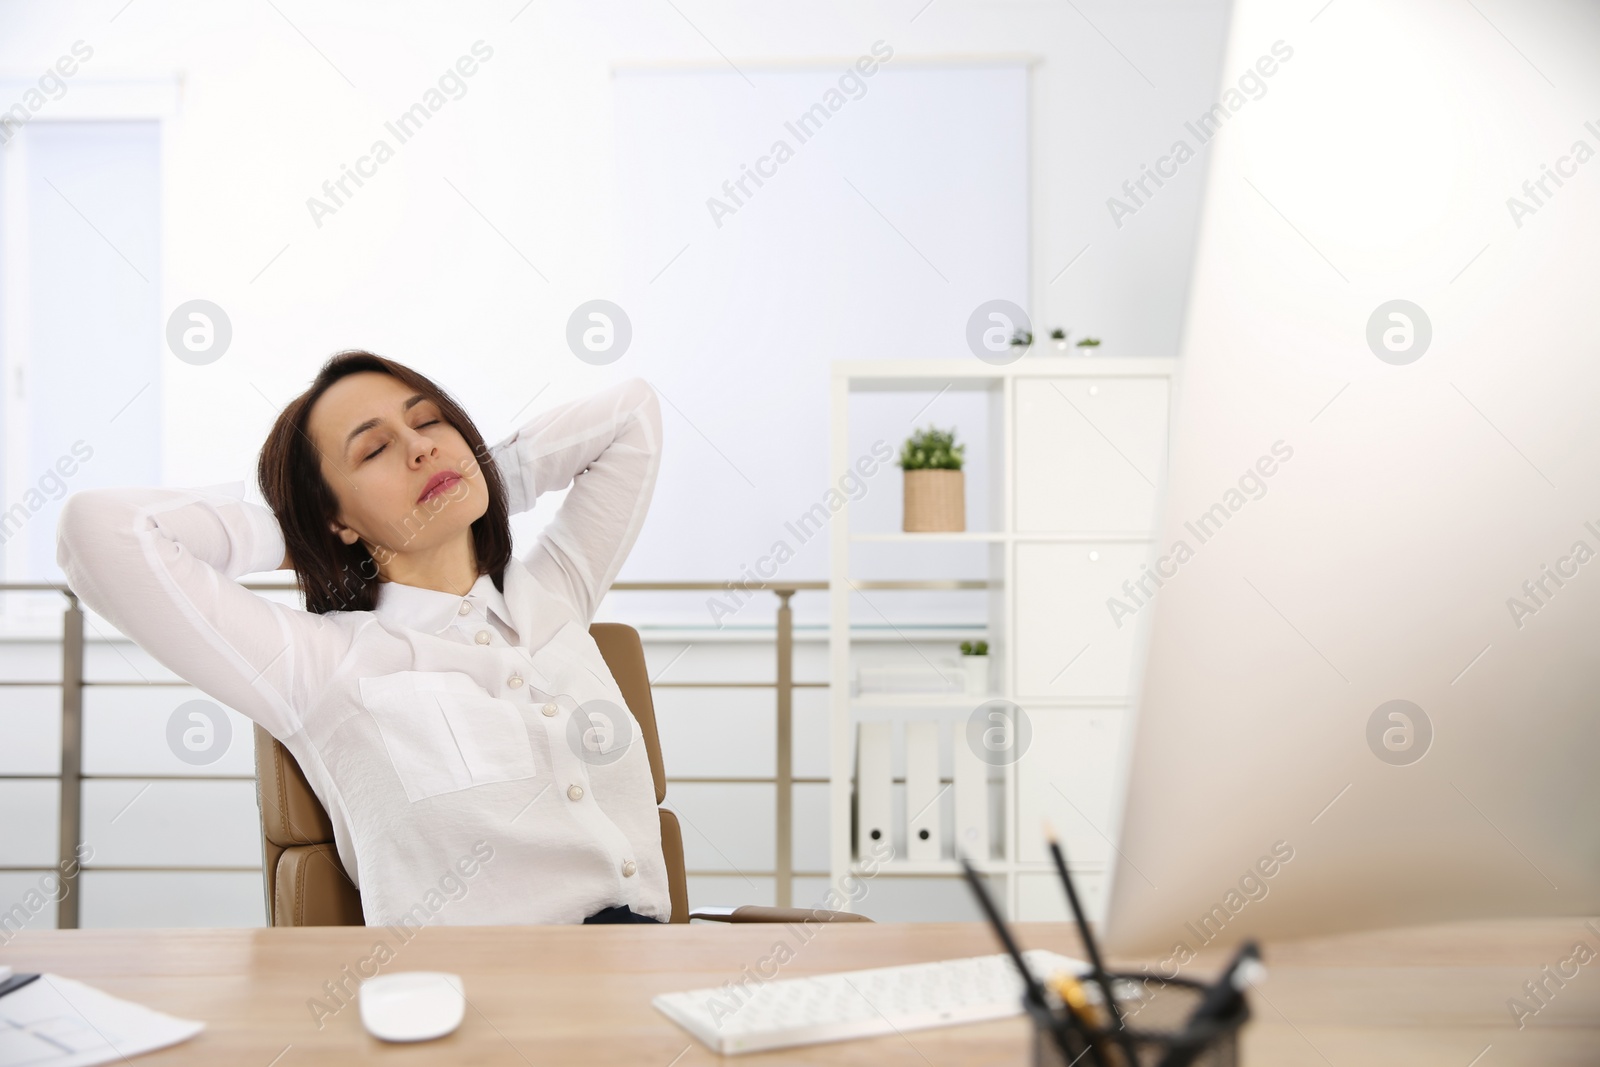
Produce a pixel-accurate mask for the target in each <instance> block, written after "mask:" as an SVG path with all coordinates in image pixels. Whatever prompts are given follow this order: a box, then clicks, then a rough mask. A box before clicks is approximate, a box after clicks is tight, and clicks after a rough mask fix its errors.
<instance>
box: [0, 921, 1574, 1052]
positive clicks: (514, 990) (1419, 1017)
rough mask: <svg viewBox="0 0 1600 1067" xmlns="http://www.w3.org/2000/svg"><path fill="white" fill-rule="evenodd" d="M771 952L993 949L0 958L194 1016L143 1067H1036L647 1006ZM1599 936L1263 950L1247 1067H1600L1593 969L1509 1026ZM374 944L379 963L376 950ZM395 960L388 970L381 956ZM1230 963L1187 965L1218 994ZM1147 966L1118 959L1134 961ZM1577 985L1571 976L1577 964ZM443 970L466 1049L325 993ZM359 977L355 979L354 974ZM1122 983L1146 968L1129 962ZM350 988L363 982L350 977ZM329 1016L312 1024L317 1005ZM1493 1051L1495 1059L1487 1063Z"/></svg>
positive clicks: (706, 927) (1217, 955)
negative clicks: (716, 1026) (817, 1040)
mask: <svg viewBox="0 0 1600 1067" xmlns="http://www.w3.org/2000/svg"><path fill="white" fill-rule="evenodd" d="M1017 931H1018V936H1019V940H1020V941H1021V943H1022V945H1023V947H1024V948H1050V949H1054V950H1055V951H1058V952H1063V953H1067V954H1069V955H1081V953H1080V950H1079V947H1078V942H1077V938H1076V936H1075V933H1074V931H1073V929H1072V927H1071V925H1070V924H1061V923H1022V924H1019V925H1018V927H1017ZM779 940H783V941H786V942H787V943H788V944H789V946H790V947H791V948H792V949H793V950H794V958H793V959H792V960H790V961H789V962H788V963H787V964H786V965H784V966H783V967H782V968H781V970H780V971H779V972H778V974H777V977H781V978H788V977H797V976H800V975H806V974H819V973H824V972H828V971H836V970H851V969H854V968H859V967H872V966H884V965H887V964H893V963H914V962H920V961H925V960H935V959H943V958H948V957H953V956H968V955H984V954H988V953H992V952H996V951H998V946H997V945H996V944H995V942H994V939H993V937H992V935H991V934H990V932H989V930H988V929H987V928H986V927H984V926H983V925H981V924H976V923H971V924H969V923H876V924H867V923H841V924H834V925H830V926H823V927H820V928H816V935H815V936H814V937H813V938H812V939H811V940H810V941H808V942H802V941H801V940H800V938H799V937H798V936H797V934H796V932H795V931H793V930H792V929H790V928H789V927H785V926H766V925H757V924H735V925H722V924H714V923H690V924H680V925H674V926H667V927H660V928H656V927H643V926H636V925H595V926H582V925H578V926H522V927H430V928H426V929H423V930H421V931H417V932H415V934H414V936H412V938H411V939H410V940H409V941H402V940H401V938H400V937H399V936H398V935H397V934H396V933H395V932H394V931H393V930H390V929H388V928H367V927H337V928H328V927H324V928H312V929H266V930H262V929H225V930H64V931H37V932H24V933H21V934H18V935H16V936H15V937H14V938H13V939H12V940H11V941H10V942H9V943H8V944H7V945H5V947H4V948H3V949H0V962H4V963H8V964H10V965H11V966H13V967H15V968H17V969H18V970H42V971H52V972H55V973H58V974H64V975H67V976H69V977H73V978H77V979H79V980H81V981H85V982H88V983H89V984H91V985H94V986H97V987H99V988H101V989H104V990H106V991H107V992H110V993H113V994H116V995H118V996H122V997H127V998H128V999H130V1000H136V1001H138V1002H140V1003H143V1004H145V1005H148V1006H150V1007H153V1008H157V1009H160V1010H162V1011H166V1012H170V1013H172V1014H174V1015H179V1016H183V1017H186V1018H192V1019H203V1020H205V1022H206V1024H207V1025H206V1029H205V1031H203V1032H202V1033H201V1034H200V1035H199V1036H197V1037H195V1038H193V1039H191V1040H189V1041H188V1042H185V1043H184V1044H182V1045H178V1046H175V1047H173V1048H171V1049H166V1050H163V1051H160V1052H156V1053H152V1054H150V1055H148V1056H145V1057H140V1058H138V1059H137V1060H135V1061H133V1062H136V1063H139V1064H145V1063H149V1064H152V1065H154V1064H169V1063H170V1064H189V1063H195V1064H199V1063H205V1064H227V1065H230V1067H269V1065H271V1067H299V1065H303V1064H342V1063H346V1062H348V1061H350V1060H352V1059H365V1058H369V1057H371V1058H379V1057H381V1058H382V1059H383V1060H384V1061H385V1062H391V1063H395V1064H420V1063H467V1062H471V1063H474V1064H520V1065H532V1064H538V1065H540V1067H543V1065H546V1064H568V1063H582V1064H586V1065H595V1067H604V1065H610V1064H646V1065H650V1067H693V1065H695V1064H706V1063H723V1064H728V1063H740V1064H751V1065H755V1064H766V1063H780V1062H781V1063H801V1062H805V1063H840V1064H863V1065H867V1064H870V1065H871V1067H889V1065H893V1064H912V1065H916V1067H957V1065H964V1064H979V1063H984V1064H994V1063H1016V1064H1022V1063H1026V1062H1027V1053H1028V1041H1029V1033H1028V1024H1027V1022H1026V1021H1025V1020H1024V1019H1023V1018H1021V1017H1020V1016H1019V1017H1018V1018H1015V1019H1006V1020H1000V1021H996V1022H989V1023H980V1024H975V1025H968V1026H957V1027H948V1028H943V1029H934V1030H919V1031H914V1032H911V1033H907V1034H905V1035H897V1036H886V1037H880V1038H871V1039H866V1040H859V1041H849V1042H842V1043H836V1044H828V1045H813V1046H808V1047H804V1048H798V1049H790V1050H786V1051H779V1052H772V1053H761V1054H754V1055H745V1056H736V1057H722V1056H717V1055H715V1054H713V1053H711V1052H709V1051H708V1050H707V1049H706V1048H705V1047H704V1046H703V1045H701V1044H700V1043H699V1042H698V1041H696V1040H695V1039H693V1038H691V1037H690V1036H688V1034H686V1033H685V1032H684V1031H682V1030H680V1029H679V1028H678V1027H677V1026H676V1025H674V1024H673V1023H672V1022H670V1021H669V1020H668V1019H667V1018H666V1017H665V1016H663V1015H661V1014H660V1013H659V1012H657V1011H656V1010H655V1009H654V1008H653V1007H651V1005H650V998H651V997H652V996H653V995H655V994H656V993H660V992H666V991H670V990H681V989H694V988H699V987H704V986H715V985H721V984H722V983H724V982H727V981H730V980H733V979H735V978H737V977H738V976H739V973H740V970H741V968H744V967H746V966H748V967H750V968H752V970H753V969H754V968H755V967H757V965H758V964H759V961H761V960H762V958H763V957H769V956H770V955H771V954H772V952H773V946H774V944H775V943H776V942H778V941H779ZM1579 941H1584V942H1587V943H1588V945H1589V946H1590V947H1591V948H1592V949H1596V950H1600V938H1597V937H1596V936H1594V935H1593V934H1592V933H1589V932H1588V931H1586V930H1585V929H1584V927H1583V924H1582V923H1581V922H1580V921H1578V920H1575V919H1540V920H1516V921H1496V922H1481V923H1463V924H1454V925H1449V926H1436V927H1427V928H1416V929H1409V930H1401V931H1383V932H1374V933H1362V934H1352V935H1343V936H1339V937H1331V938H1322V939H1318V940H1314V941H1301V942H1294V943H1282V944H1268V945H1265V946H1263V955H1264V957H1265V959H1266V962H1267V965H1268V969H1269V976H1268V979H1267V982H1266V983H1265V984H1264V985H1263V986H1262V987H1261V989H1259V990H1258V991H1257V993H1256V995H1255V996H1254V997H1253V999H1252V1006H1253V1009H1254V1012H1255V1018H1254V1020H1253V1021H1252V1022H1251V1023H1250V1025H1249V1027H1248V1029H1247V1030H1246V1039H1245V1045H1244V1049H1245V1055H1244V1062H1245V1063H1246V1064H1248V1065H1252V1067H1260V1065H1272V1067H1290V1065H1297V1064H1316V1065H1319V1067H1325V1065H1330V1064H1336V1065H1343V1064H1361V1065H1363V1067H1382V1065H1386V1064H1413V1063H1428V1064H1445V1065H1452V1067H1469V1064H1470V1065H1476V1067H1504V1065H1507V1064H1540V1065H1541V1067H1562V1065H1567V1064H1573V1065H1576V1064H1585V1065H1593V1064H1595V1063H1597V1062H1600V959H1595V960H1593V961H1592V962H1590V963H1588V964H1587V965H1583V966H1579V967H1578V973H1577V974H1576V976H1574V977H1570V978H1568V979H1566V980H1565V985H1564V986H1561V987H1559V988H1557V986H1556V985H1555V984H1554V982H1549V983H1548V984H1547V988H1549V989H1551V990H1553V992H1552V993H1551V994H1550V995H1549V996H1548V997H1547V1003H1546V1005H1545V1006H1544V1007H1543V1008H1541V1010H1540V1011H1539V1013H1538V1014H1537V1016H1535V1017H1533V1018H1531V1019H1529V1020H1527V1021H1526V1022H1527V1025H1526V1026H1525V1028H1523V1029H1521V1030H1520V1031H1519V1030H1518V1028H1517V1026H1516V1022H1515V1020H1514V1019H1513V1017H1512V1014H1511V1012H1510V1010H1509V1008H1508V1007H1507V1001H1508V998H1511V997H1513V996H1518V995H1523V996H1525V994H1524V993H1523V991H1522V987H1523V983H1524V982H1526V981H1528V980H1530V979H1533V980H1538V979H1539V977H1540V969H1541V968H1543V967H1544V966H1545V965H1547V964H1548V965H1550V966H1552V967H1555V966H1557V965H1558V964H1560V963H1561V961H1563V960H1567V959H1569V958H1570V957H1571V956H1572V954H1573V946H1574V945H1575V944H1576V943H1577V942H1579ZM380 942H382V943H383V944H384V946H385V947H384V948H383V949H382V950H378V949H376V947H375V946H377V945H378V944H379V943H380ZM386 957H387V962H383V960H384V959H385V958H386ZM1225 957H1226V953H1225V952H1222V951H1216V952H1209V953H1207V954H1204V955H1202V956H1201V957H1200V959H1198V960H1197V961H1195V962H1194V963H1192V964H1190V965H1189V966H1188V967H1186V968H1185V969H1184V972H1183V973H1184V974H1185V975H1186V976H1190V977H1196V978H1202V979H1208V978H1210V977H1212V976H1213V975H1214V974H1215V972H1216V971H1217V970H1218V969H1219V968H1220V967H1221V966H1222V964H1223V962H1224V961H1225ZM1133 962H1134V961H1127V960H1122V961H1113V965H1117V966H1128V965H1129V964H1130V963H1133ZM1568 966H1569V971H1568V973H1570V968H1571V967H1572V966H1576V965H1574V964H1569V965H1568ZM375 967H377V969H378V970H381V971H382V972H384V973H387V972H390V971H396V970H451V971H455V972H457V973H459V974H461V975H462V977H463V980H464V984H465V987H466V993H467V999H468V1002H469V1005H470V1006H469V1007H468V1009H467V1017H466V1020H465V1021H464V1022H463V1023H462V1024H461V1028H460V1029H458V1030H457V1031H456V1032H455V1033H454V1034H452V1035H450V1036H449V1037H447V1038H443V1039H441V1040H439V1041H434V1042H428V1043H425V1044H422V1045H415V1046H399V1045H385V1044H383V1043H382V1042H379V1041H377V1040H375V1039H373V1038H371V1037H369V1036H368V1035H367V1034H366V1032H365V1031H364V1030H362V1028H361V1021H360V1019H359V1018H358V1010H359V1009H358V1007H357V1005H356V1004H355V1003H354V1001H353V999H351V1000H349V1006H348V1007H346V1008H344V1009H343V1010H333V1009H335V1008H337V1001H335V1000H333V999H332V998H330V997H329V996H328V992H327V990H326V989H325V987H324V983H336V982H338V981H339V980H341V979H343V978H345V976H346V975H347V974H351V975H353V974H356V973H358V972H359V971H361V970H362V969H363V968H364V969H365V973H366V974H367V975H369V976H370V975H371V974H373V973H377V972H376V971H375V970H374V968H375ZM347 968H348V971H347V970H346V969H347ZM1130 969H1137V967H1136V966H1135V967H1132V968H1130ZM347 984H348V986H349V987H350V988H351V989H352V990H353V989H354V985H355V983H354V982H353V981H348V982H347ZM318 998H320V999H322V1000H323V1001H324V1002H325V1003H326V1004H327V1005H328V1006H329V1007H328V1008H327V1009H325V1011H324V1012H323V1013H322V1017H321V1019H320V1026H319V1020H318V1018H317V1013H316V1012H314V1011H313V1009H312V1007H311V1004H312V1002H313V1001H314V1000H315V999H318ZM1485 1049H1488V1051H1487V1052H1485Z"/></svg>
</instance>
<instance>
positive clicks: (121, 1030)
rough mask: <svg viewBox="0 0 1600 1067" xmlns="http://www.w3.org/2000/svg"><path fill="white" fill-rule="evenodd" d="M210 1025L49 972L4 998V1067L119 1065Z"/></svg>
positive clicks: (0, 1055)
mask: <svg viewBox="0 0 1600 1067" xmlns="http://www.w3.org/2000/svg"><path fill="white" fill-rule="evenodd" d="M205 1025H206V1024H205V1023H203V1022H194V1021H192V1020H189V1019H178V1018H174V1017H173V1016H171V1015H167V1014H165V1013H163V1012H159V1011H152V1010H151V1009H149V1008H146V1007H144V1006H143V1005H140V1004H135V1003H133V1002H132V1001H128V1000H123V999H122V998H120V997H114V996H112V995H111V994H109V993H103V992H101V991H100V990H98V989H95V988H94V987H93V986H87V985H84V984H83V983H82V982H79V981H76V980H74V979H71V978H63V977H62V976H61V975H58V974H49V973H43V974H40V975H39V978H38V980H37V981H34V982H29V983H28V984H27V985H25V986H23V987H22V988H21V989H18V990H17V991H16V992H13V993H8V994H6V995H5V996H4V997H0V1067H90V1065H92V1064H97V1063H117V1062H120V1061H121V1060H123V1059H125V1058H128V1057H132V1056H137V1055H138V1054H139V1053H141V1052H149V1051H151V1050H152V1049H158V1048H165V1047H166V1046H168V1045H175V1044H177V1043H178V1042H179V1041H185V1040H188V1039H189V1038H191V1037H193V1036H194V1035H195V1034H198V1033H199V1032H200V1031H201V1030H203V1029H205Z"/></svg>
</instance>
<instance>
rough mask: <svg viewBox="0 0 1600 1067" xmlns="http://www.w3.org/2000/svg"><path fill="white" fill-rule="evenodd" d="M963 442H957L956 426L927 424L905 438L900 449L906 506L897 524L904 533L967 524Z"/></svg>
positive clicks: (946, 530) (950, 530)
mask: <svg viewBox="0 0 1600 1067" xmlns="http://www.w3.org/2000/svg"><path fill="white" fill-rule="evenodd" d="M966 450H967V446H966V445H958V444H956V431H955V427H951V428H950V429H949V430H938V429H935V428H934V427H933V426H931V425H930V426H929V427H928V428H927V429H925V430H918V431H916V432H915V433H913V434H912V435H911V436H910V437H908V438H906V441H905V444H904V445H903V446H901V449H900V458H899V463H900V468H901V470H903V471H904V472H905V474H904V482H905V502H904V504H905V506H904V509H903V510H904V514H903V515H902V518H901V523H900V528H901V529H902V530H903V531H905V532H906V533H955V532H960V531H962V530H965V529H966V528H967V494H966V484H965V481H964V479H963V473H962V470H961V460H962V457H963V453H965V452H966Z"/></svg>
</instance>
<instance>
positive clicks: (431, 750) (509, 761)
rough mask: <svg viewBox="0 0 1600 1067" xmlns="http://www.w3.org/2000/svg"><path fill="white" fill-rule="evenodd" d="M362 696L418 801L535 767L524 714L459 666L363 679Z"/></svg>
mask: <svg viewBox="0 0 1600 1067" xmlns="http://www.w3.org/2000/svg"><path fill="white" fill-rule="evenodd" d="M361 702H362V704H363V706H364V707H365V708H366V710H367V713H368V714H369V715H371V716H372V718H373V720H374V721H375V722H376V723H377V724H378V731H379V733H381V734H382V736H383V744H384V747H385V748H386V749H388V752H389V759H390V762H392V763H393V764H394V769H395V774H397V775H398V776H399V778H400V784H401V785H403V786H404V787H405V791H406V799H408V800H410V801H412V802H413V803H415V802H416V801H419V800H425V799H427V798H428V797H432V796H438V795H439V794H441V793H450V792H455V791H456V790H460V789H470V788H472V787H473V786H475V785H487V784H489V783H491V782H509V781H515V780H517V779H520V778H532V777H534V776H535V775H536V773H537V770H536V767H535V763H534V757H533V749H532V747H531V746H530V745H529V744H528V734H527V729H526V727H524V726H523V723H522V716H521V715H520V714H519V713H518V711H517V709H516V706H515V705H513V704H511V703H510V702H509V701H505V700H498V699H496V698H494V697H492V696H490V695H489V694H488V693H487V692H485V691H484V690H483V688H482V687H481V686H479V685H478V683H477V682H474V681H473V680H472V678H471V676H470V675H467V674H463V673H462V672H460V671H397V672H396V673H394V674H386V675H382V676H380V677H376V678H363V679H361Z"/></svg>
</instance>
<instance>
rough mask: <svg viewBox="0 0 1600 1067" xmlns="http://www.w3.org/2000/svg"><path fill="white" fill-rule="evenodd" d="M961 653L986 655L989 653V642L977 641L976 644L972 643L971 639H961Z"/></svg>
mask: <svg viewBox="0 0 1600 1067" xmlns="http://www.w3.org/2000/svg"><path fill="white" fill-rule="evenodd" d="M961 654H962V655H963V656H987V655H988V654H989V642H987V641H979V642H978V643H977V644H973V643H972V642H971V641H963V642H961Z"/></svg>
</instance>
